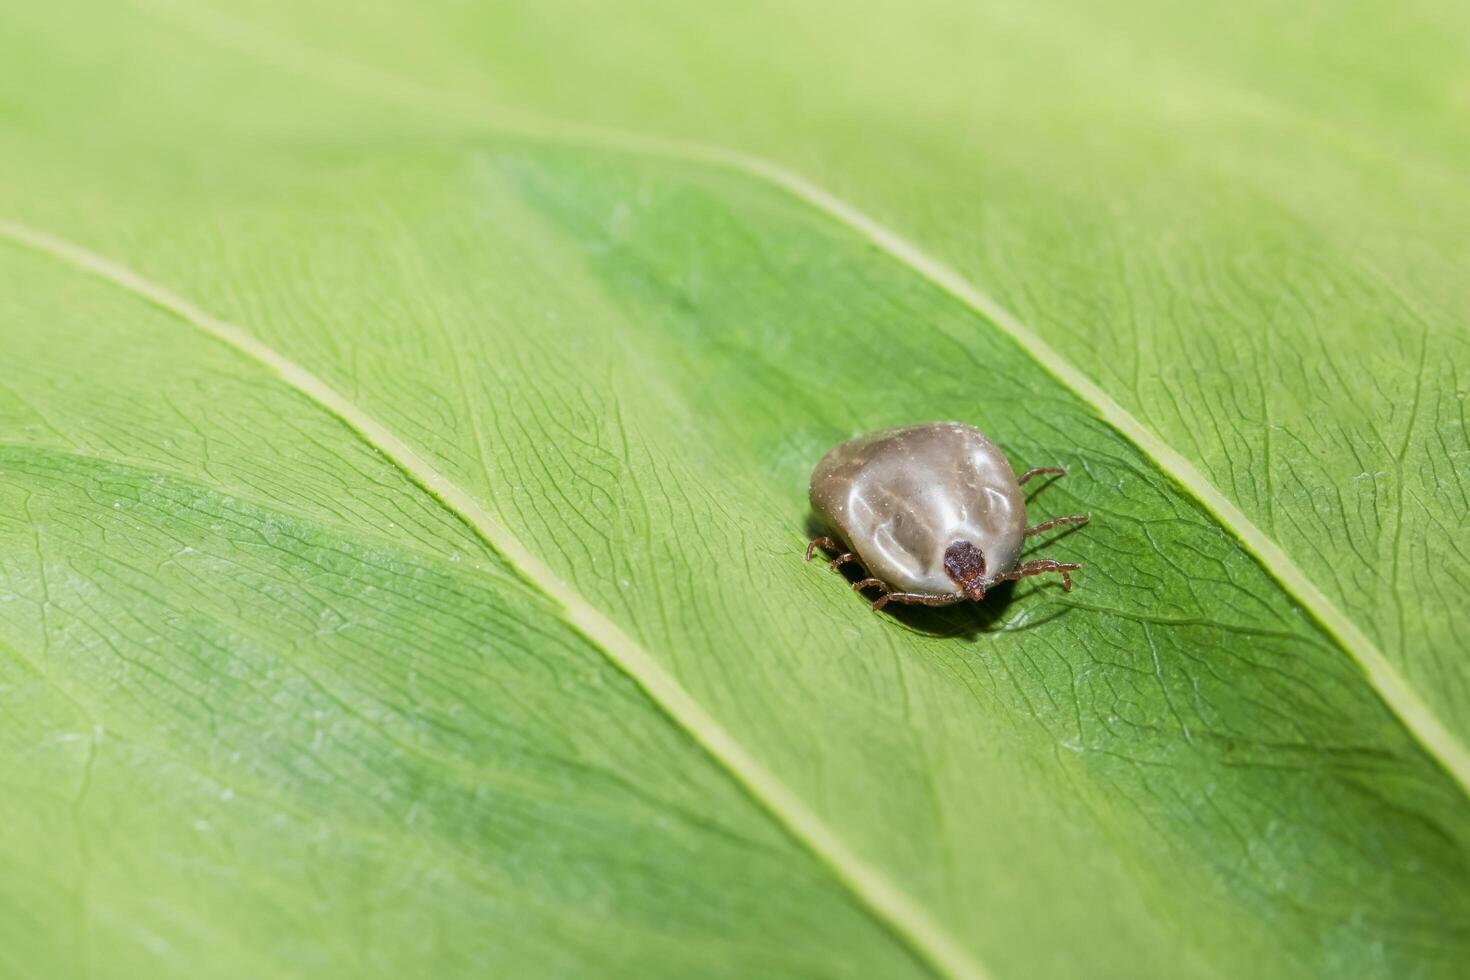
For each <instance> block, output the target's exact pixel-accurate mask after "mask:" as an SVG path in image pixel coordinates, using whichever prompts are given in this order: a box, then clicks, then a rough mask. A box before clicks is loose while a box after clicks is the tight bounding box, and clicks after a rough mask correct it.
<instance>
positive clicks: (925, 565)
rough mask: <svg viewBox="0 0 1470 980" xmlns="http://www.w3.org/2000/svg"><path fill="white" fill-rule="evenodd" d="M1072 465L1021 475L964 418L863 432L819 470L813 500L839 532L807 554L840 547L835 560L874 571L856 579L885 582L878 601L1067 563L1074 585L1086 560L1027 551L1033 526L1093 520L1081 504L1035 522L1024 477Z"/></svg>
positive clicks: (922, 597) (962, 591) (940, 592)
mask: <svg viewBox="0 0 1470 980" xmlns="http://www.w3.org/2000/svg"><path fill="white" fill-rule="evenodd" d="M1064 472H1065V471H1064V470H1061V469H1059V468H1057V467H1038V468H1036V469H1032V470H1027V471H1026V472H1025V473H1023V474H1021V475H1020V476H1017V475H1016V473H1015V472H1014V471H1013V470H1012V469H1011V465H1010V463H1009V461H1007V460H1006V457H1005V454H1004V453H1002V452H1001V451H1000V449H999V448H998V447H997V446H996V445H995V443H993V442H991V441H990V440H989V439H988V438H986V436H985V434H984V433H983V432H981V431H980V430H979V429H977V428H975V427H974V426H969V425H961V424H960V423H958V422H935V423H931V424H929V425H914V426H906V427H904V428H901V429H886V430H884V431H882V432H874V433H870V434H868V435H864V436H859V437H857V438H856V439H851V440H849V441H847V442H844V443H842V444H841V445H838V446H836V447H834V448H833V449H832V450H830V451H829V452H828V453H827V455H825V456H823V457H822V461H821V462H820V463H818V464H817V468H816V469H815V470H813V471H812V482H811V502H812V510H813V511H814V512H815V513H816V515H817V517H818V519H819V520H820V521H821V522H822V524H823V526H824V527H825V528H826V529H827V530H828V531H829V532H830V533H831V534H832V535H833V536H834V537H835V538H836V539H837V540H833V538H832V537H820V538H817V539H815V540H814V541H812V543H811V544H809V545H808V546H807V549H806V557H807V560H811V556H812V552H813V550H814V549H816V548H817V547H823V548H829V549H832V550H835V551H838V552H840V554H839V555H838V556H837V558H835V559H834V560H833V561H832V567H833V568H837V567H839V566H840V565H842V564H845V563H847V562H856V563H858V564H860V565H861V566H862V567H863V568H864V570H865V571H866V575H867V577H865V578H864V579H863V580H862V581H861V582H858V583H857V584H856V585H854V586H853V588H856V589H863V588H876V589H879V590H880V591H881V593H882V594H881V595H880V596H879V597H878V599H877V601H876V602H874V603H873V608H874V609H881V608H882V607H883V606H884V605H885V604H887V603H889V602H913V603H921V604H923V605H929V606H947V605H950V604H952V603H956V602H963V601H964V600H966V599H972V600H975V601H979V600H981V599H984V598H985V591H986V589H988V588H990V587H991V586H994V585H996V584H997V583H999V582H1006V581H1011V580H1014V579H1019V578H1026V577H1027V576H1031V575H1041V574H1044V573H1046V572H1058V573H1060V574H1061V576H1062V585H1063V587H1064V588H1067V589H1069V590H1070V589H1071V587H1072V582H1071V578H1070V575H1069V573H1070V572H1073V571H1075V570H1077V569H1078V568H1080V567H1081V566H1080V565H1076V564H1073V563H1069V562H1057V561H1052V560H1051V559H1045V558H1043V559H1039V560H1036V561H1028V562H1022V561H1021V546H1022V544H1023V543H1024V541H1025V539H1026V537H1027V536H1028V535H1031V534H1036V533H1038V532H1040V531H1044V530H1048V529H1050V528H1053V527H1057V526H1059V525H1063V524H1081V523H1084V522H1085V521H1086V520H1087V515H1085V514H1075V515H1072V516H1069V517H1061V518H1055V519H1053V520H1050V521H1046V522H1044V523H1042V524H1038V525H1035V526H1028V525H1027V522H1026V500H1025V498H1024V497H1023V496H1022V495H1021V486H1022V484H1024V483H1025V482H1026V481H1027V480H1029V479H1031V478H1032V477H1033V476H1037V475H1040V474H1042V473H1055V474H1061V473H1064Z"/></svg>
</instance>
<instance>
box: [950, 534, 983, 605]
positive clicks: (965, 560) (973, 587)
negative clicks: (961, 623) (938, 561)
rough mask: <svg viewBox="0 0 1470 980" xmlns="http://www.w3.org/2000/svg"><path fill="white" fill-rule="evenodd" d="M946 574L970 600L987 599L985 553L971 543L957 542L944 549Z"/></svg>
mask: <svg viewBox="0 0 1470 980" xmlns="http://www.w3.org/2000/svg"><path fill="white" fill-rule="evenodd" d="M944 573H945V574H946V575H948V576H949V577H950V579H951V581H953V582H954V584H955V585H958V586H959V587H960V591H962V592H964V593H965V595H966V596H968V597H969V598H971V599H974V600H975V601H976V602H979V601H980V600H981V599H984V598H985V552H983V551H981V550H980V549H979V548H977V547H975V546H974V545H973V544H971V543H970V542H968V541H956V542H954V543H953V544H951V545H950V546H949V547H948V548H945V549H944Z"/></svg>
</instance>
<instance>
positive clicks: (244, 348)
mask: <svg viewBox="0 0 1470 980" xmlns="http://www.w3.org/2000/svg"><path fill="white" fill-rule="evenodd" d="M0 237H3V238H7V239H9V240H10V241H11V242H12V243H14V244H16V245H20V246H22V247H24V248H27V249H30V250H33V251H35V252H38V253H40V254H42V255H46V256H49V257H50V258H52V259H55V260H58V261H60V262H63V263H65V264H67V265H69V266H71V267H73V268H75V269H78V270H80V271H82V272H85V273H87V274H89V275H92V276H95V277H97V278H99V279H101V280H103V281H105V282H109V283H111V284H113V285H114V286H117V287H119V288H121V289H123V290H126V291H127V292H129V293H131V294H133V295H134V296H137V297H139V298H140V299H142V300H144V301H146V302H148V303H150V304H151V305H153V306H155V307H157V308H159V309H161V310H164V311H166V312H168V313H170V314H172V315H174V316H176V317H178V318H179V319H181V320H183V321H184V322H185V323H188V324H189V325H190V326H192V327H194V328H196V329H198V330H199V331H201V332H202V333H204V334H206V335H208V336H210V337H213V338H214V339H216V340H218V341H220V342H221V343H223V344H225V345H226V346H228V347H230V348H232V349H233V350H235V351H237V352H238V353H240V354H242V355H243V356H245V357H246V358H248V359H250V360H252V361H254V362H255V363H257V364H259V365H261V366H262V367H264V368H266V369H267V370H269V371H270V372H271V373H273V374H275V375H276V376H277V377H279V378H280V379H281V380H282V381H283V382H285V383H286V384H288V385H290V386H291V387H292V388H293V389H295V390H296V391H298V392H300V393H301V394H302V395H303V396H304V397H306V398H308V399H309V400H311V401H312V402H313V403H314V404H316V405H317V406H319V407H320V408H321V409H322V410H323V411H326V412H327V413H329V414H330V415H332V416H334V417H335V418H337V419H338V420H340V421H341V422H342V423H343V424H344V425H346V426H347V427H348V428H349V429H350V430H352V432H353V433H355V434H356V435H357V436H358V437H359V438H361V439H362V440H363V441H365V442H366V443H367V444H368V445H369V446H371V447H373V448H374V449H376V450H377V451H378V452H381V453H382V454H383V455H384V456H385V457H386V458H387V459H389V460H390V461H391V462H392V463H393V464H394V465H395V466H397V467H398V468H399V469H400V470H402V471H403V473H404V474H405V476H407V477H408V478H409V479H410V480H411V481H412V482H413V483H414V484H416V485H417V486H419V487H421V488H422V489H423V490H424V491H425V492H427V493H428V494H429V495H430V496H431V497H433V498H434V499H435V500H437V501H438V502H439V503H440V504H441V505H442V506H444V507H445V508H446V509H448V510H449V511H450V512H451V513H452V514H454V515H455V516H456V517H458V518H459V519H460V520H462V521H464V522H465V524H466V525H467V526H468V527H469V528H471V529H472V530H473V531H474V532H475V534H476V535H478V536H479V537H480V538H481V539H482V540H484V541H485V543H486V544H488V545H489V546H490V547H492V548H494V549H495V550H496V551H497V552H498V553H499V554H500V555H501V556H502V557H503V558H504V559H505V561H506V563H507V564H508V565H510V566H511V567H512V568H514V569H515V570H516V571H517V572H518V573H519V574H521V575H522V576H523V577H524V578H525V579H526V581H527V582H528V583H530V584H531V585H532V586H534V587H535V588H537V589H539V590H540V591H541V592H542V593H544V594H545V595H546V596H547V597H548V598H549V599H551V600H552V602H553V603H555V604H556V605H557V606H559V607H560V609H561V611H562V613H563V618H564V620H565V621H566V622H567V623H568V624H569V625H570V626H571V627H572V628H573V629H575V630H576V631H577V632H579V633H581V634H582V635H583V636H584V637H585V638H586V639H587V641H588V642H589V643H591V644H592V645H593V647H595V648H596V649H597V650H598V651H599V652H601V653H602V655H603V656H604V657H606V658H607V660H608V661H609V662H610V663H611V664H612V665H613V666H614V667H615V668H616V669H617V670H619V671H621V672H622V673H624V674H626V675H627V676H628V677H629V678H631V679H632V680H633V682H634V683H636V684H637V685H638V686H639V688H640V689H642V690H643V692H644V693H645V694H646V695H647V696H648V697H649V699H650V700H651V701H652V702H653V703H654V704H655V705H657V706H658V707H659V709H660V710H661V711H662V712H663V713H664V714H665V715H667V716H668V717H669V718H670V720H671V721H672V722H673V723H674V724H675V725H676V726H677V727H678V728H679V729H680V730H681V731H683V732H685V734H686V735H688V736H689V738H690V739H691V740H693V741H694V742H695V743H696V744H697V745H699V746H700V747H701V748H702V749H703V750H704V751H705V752H706V753H707V754H708V755H709V756H710V757H711V758H712V759H713V760H715V762H716V763H717V764H719V765H720V766H721V767H722V768H723V769H725V770H726V771H727V772H728V773H730V775H731V776H732V777H733V778H734V779H735V781H736V783H737V784H739V785H740V786H741V787H742V788H743V789H744V790H745V791H746V792H747V793H748V794H749V795H750V796H751V798H752V799H753V800H755V802H756V803H757V804H758V805H759V806H760V807H761V808H762V809H764V810H765V811H766V812H768V813H769V814H771V816H772V817H773V819H775V820H776V821H777V822H778V823H779V824H780V825H781V826H783V827H785V828H786V829H787V831H788V832H789V833H790V834H791V835H792V836H793V837H794V838H795V839H796V840H797V841H798V842H800V843H801V844H802V845H803V846H804V847H806V848H807V849H808V850H810V851H811V852H812V853H813V854H814V855H815V856H816V857H817V859H818V860H819V861H821V862H822V863H823V864H824V865H826V866H827V868H828V869H829V870H830V871H831V872H832V873H833V875H834V877H835V878H836V879H837V880H838V881H840V882H841V883H842V884H843V886H844V887H846V888H847V889H848V890H849V891H850V892H851V893H852V894H853V895H854V896H855V897H856V898H857V900H858V901H859V902H861V903H862V904H863V905H864V906H865V907H866V908H867V909H868V910H869V911H870V913H871V914H872V915H873V916H874V918H875V919H876V920H878V921H879V922H880V923H882V924H883V925H884V926H886V927H887V928H889V929H891V930H892V931H893V932H894V933H895V934H896V935H897V936H898V937H899V938H900V939H901V940H902V941H903V942H904V943H906V944H907V945H908V946H909V947H910V948H911V949H912V950H913V951H914V952H915V954H916V955H917V956H918V957H919V958H920V959H921V960H922V961H923V962H924V963H925V964H927V965H928V966H929V967H930V968H931V969H933V970H934V971H935V972H936V973H938V974H940V975H942V976H946V977H954V978H957V980H986V978H987V977H988V974H987V972H986V971H985V970H984V969H983V968H982V967H981V965H980V964H979V962H978V961H977V960H976V959H975V958H974V957H973V956H972V954H971V953H970V952H969V951H968V950H967V949H965V948H964V947H963V946H962V945H961V944H960V942H959V941H958V940H956V939H955V938H954V937H952V936H950V935H949V933H948V931H947V930H946V929H945V928H944V927H943V926H941V925H940V924H939V923H938V922H936V921H934V920H933V919H932V918H931V917H930V916H929V914H928V913H927V912H926V911H925V910H924V909H923V908H921V907H920V906H919V905H918V903H916V902H915V901H914V900H913V899H912V898H911V897H910V896H909V895H908V894H907V893H905V892H904V891H903V890H902V889H901V888H900V887H899V886H898V885H897V884H895V883H894V882H892V881H890V880H889V879H888V877H887V876H886V875H885V874H883V873H882V872H881V871H879V870H877V869H876V868H874V867H872V866H870V865H869V864H868V863H867V862H866V861H864V860H863V859H862V858H860V857H859V856H858V855H857V854H856V852H854V851H852V850H851V849H850V848H849V847H848V846H847V844H846V843H845V842H844V841H843V840H842V838H841V836H840V835H839V834H838V833H837V831H835V830H834V829H833V828H832V827H830V826H828V825H827V823H826V821H824V820H823V819H822V818H821V817H820V816H819V815H818V814H817V813H816V812H815V811H813V810H811V809H810V808H809V807H808V806H807V805H806V803H805V802H803V801H802V799H801V798H800V797H799V796H797V794H796V793H794V792H793V791H792V790H791V789H789V788H788V787H787V786H786V785H785V784H784V783H783V782H781V780H780V779H779V778H778V777H777V776H776V775H775V774H774V773H772V772H771V771H770V770H768V769H767V768H766V767H765V766H764V765H763V764H762V763H761V762H760V761H759V760H757V759H756V758H755V756H754V755H752V754H751V753H750V752H748V751H747V750H746V749H745V747H744V746H743V745H742V744H741V743H740V742H739V740H738V739H736V738H735V736H734V735H732V734H731V733H730V732H729V731H727V730H726V729H725V728H724V726H723V725H721V724H720V723H719V722H718V721H716V720H715V718H714V716H713V715H711V714H709V713H708V712H707V711H706V710H705V709H704V707H703V706H702V705H701V704H700V703H699V702H698V701H697V700H696V699H695V698H694V696H693V695H692V694H690V693H689V692H688V691H687V690H685V689H684V687H683V685H681V684H680V683H679V682H678V681H677V680H676V679H675V678H674V677H673V675H671V674H670V673H668V671H666V670H665V669H664V668H663V666H662V665H660V664H659V663H658V661H657V660H655V659H654V657H653V655H652V654H650V653H649V652H648V651H647V650H645V649H644V648H643V647H642V646H641V645H640V644H639V643H638V642H637V641H635V640H634V639H633V638H632V637H630V636H628V635H627V633H625V632H624V631H623V629H622V628H621V627H619V626H618V625H617V624H616V623H614V622H613V621H612V620H610V619H609V618H608V617H607V616H605V615H604V614H603V613H602V612H601V611H600V610H598V609H597V608H595V607H594V606H593V605H592V604H591V603H589V602H588V601H587V600H586V598H584V597H583V596H582V595H581V593H580V592H578V591H577V590H576V589H575V588H574V587H573V586H572V585H571V584H570V583H568V582H566V581H565V580H563V579H562V578H561V576H559V575H557V574H556V573H555V571H553V570H552V569H551V567H550V566H549V565H547V564H546V563H545V562H543V561H542V560H541V558H540V557H539V556H538V555H536V554H535V553H533V552H532V551H531V550H530V549H529V548H527V547H526V546H525V545H524V544H522V543H521V541H520V540H519V539H518V538H517V537H516V536H515V535H514V534H513V533H512V532H511V531H510V529H509V528H507V527H505V526H504V525H502V524H501V523H500V522H499V521H498V520H496V518H495V517H494V516H493V515H492V514H491V513H490V512H489V511H488V510H486V509H485V508H483V507H482V506H481V505H480V504H479V503H478V502H477V501H476V500H475V499H474V498H473V497H472V496H471V495H470V494H469V493H468V492H466V491H465V490H464V489H462V488H461V487H459V486H457V485H456V484H455V483H453V482H452V481H450V480H449V479H448V478H446V477H445V476H444V475H443V474H441V473H440V472H439V471H438V470H437V469H435V467H434V466H433V465H432V464H430V463H429V462H428V461H427V460H425V459H424V458H423V457H421V456H420V455H419V454H418V453H417V452H415V451H414V450H413V448H412V447H411V446H409V445H408V444H407V443H405V442H403V441H402V440H401V439H399V438H398V437H397V436H396V435H394V434H393V433H392V432H391V431H390V430H389V429H388V428H386V427H385V426H383V425H382V424H381V423H379V422H378V421H377V420H376V419H374V418H373V417H372V416H371V415H369V414H368V413H367V412H365V411H364V410H362V409H361V408H359V407H358V406H357V405H355V404H354V403H353V402H352V401H351V400H350V399H348V398H346V397H345V396H343V395H342V394H341V393H339V392H338V391H336V390H335V389H334V388H332V387H331V386H330V385H328V384H327V383H326V382H325V381H323V380H322V379H320V378H318V377H316V375H314V374H312V373H311V372H310V371H308V370H306V368H304V367H302V366H301V365H299V364H297V363H296V362H294V361H292V360H290V359H289V358H287V357H285V356H284V355H282V354H280V353H279V352H277V351H276V350H274V349H273V348H271V347H269V346H268V345H266V344H264V343H262V342H261V341H260V340H258V339H256V338H255V337H254V336H252V335H251V334H249V333H248V332H247V331H245V330H243V329H242V328H240V327H238V326H236V325H235V324H232V323H228V322H226V321H223V320H219V319H217V318H215V317H213V316H211V315H209V314H208V313H206V312H204V311H203V310H201V309H200V308H199V307H197V306H195V305H194V304H193V303H191V302H190V301H189V300H187V299H184V298H183V297H182V296H179V295H177V294H176V293H174V292H172V291H170V290H168V289H166V288H164V287H163V286H160V285H159V284H157V283H155V282H152V281H151V280H149V279H146V278H144V277H143V276H141V275H139V274H138V273H136V272H134V271H133V270H131V269H129V268H127V267H125V266H122V265H119V264H117V263H115V262H112V261H111V260H109V259H107V258H105V257H103V256H101V255H98V254H96V253H94V252H91V251H88V250H87V249H85V248H83V247H81V246H79V245H77V244H75V243H73V242H70V241H66V240H64V239H61V238H58V237H56V236H54V235H51V234H49V233H47V232H44V231H40V230H37V229H35V228H32V227H29V226H27V225H24V224H22V223H19V222H16V221H12V220H9V219H5V218H0Z"/></svg>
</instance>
